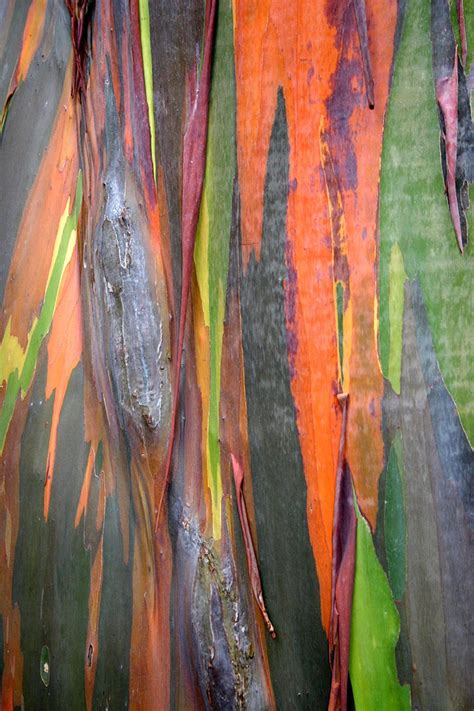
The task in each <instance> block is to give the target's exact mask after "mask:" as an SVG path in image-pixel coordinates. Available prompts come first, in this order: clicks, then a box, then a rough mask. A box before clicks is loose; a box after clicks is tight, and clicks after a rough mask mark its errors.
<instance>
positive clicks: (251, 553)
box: [230, 454, 276, 639]
mask: <svg viewBox="0 0 474 711" xmlns="http://www.w3.org/2000/svg"><path fill="white" fill-rule="evenodd" d="M230 457H231V460H232V469H233V472H234V482H235V490H236V492H237V510H238V512H239V518H240V525H241V526H242V534H243V537H244V545H245V553H246V555H247V565H248V570H249V577H250V583H251V585H252V592H253V594H254V597H255V600H256V601H257V605H258V606H259V608H260V612H261V613H262V616H263V619H264V621H265V624H266V626H267V628H268V631H269V632H270V634H271V636H272V637H273V639H275V638H276V632H275V628H274V627H273V625H272V623H271V620H270V618H269V616H268V612H267V609H266V607H265V601H264V599H263V591H262V581H261V579H260V571H259V569H258V562H257V556H256V553H255V547H254V545H253V540H252V532H251V531H250V524H249V519H248V515H247V506H246V504H245V496H244V489H243V484H244V471H243V469H242V467H241V465H240V462H239V461H238V459H237V458H236V457H234V455H233V454H231V455H230Z"/></svg>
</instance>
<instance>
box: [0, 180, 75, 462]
mask: <svg viewBox="0 0 474 711" xmlns="http://www.w3.org/2000/svg"><path fill="white" fill-rule="evenodd" d="M81 202H82V176H81V174H80V173H79V175H78V179H77V185H76V198H75V201H74V208H73V211H72V213H71V214H70V215H68V217H67V219H66V222H65V225H64V229H63V233H62V235H61V242H60V245H59V249H58V253H57V256H56V260H55V262H54V266H53V269H52V272H51V278H50V280H49V283H48V286H47V288H46V293H45V295H44V299H43V305H42V307H41V311H40V315H39V318H38V320H37V322H36V324H35V326H34V328H33V331H32V333H31V336H30V338H29V341H28V346H27V353H26V358H25V362H24V364H23V367H22V369H21V373H18V370H15V371H14V372H13V373H12V374H11V375H10V377H9V378H8V383H7V392H6V393H5V400H4V402H3V406H2V409H1V412H0V452H1V451H2V450H3V447H4V444H5V439H6V436H7V432H8V428H9V426H10V422H11V419H12V417H13V412H14V410H15V403H16V399H17V397H18V394H19V393H20V390H21V391H22V396H23V397H24V396H25V393H26V392H27V390H28V388H29V387H30V385H31V381H32V379H33V374H34V372H35V368H36V362H37V360H38V355H39V352H40V348H41V344H42V343H43V340H44V339H45V337H46V336H47V334H48V333H49V329H50V328H51V323H52V321H53V316H54V310H55V308H56V301H57V297H58V293H59V287H60V286H61V279H62V276H63V272H64V267H65V261H66V257H67V253H68V245H69V239H70V237H71V233H72V231H73V230H75V229H76V227H77V220H78V217H79V209H80V205H81Z"/></svg>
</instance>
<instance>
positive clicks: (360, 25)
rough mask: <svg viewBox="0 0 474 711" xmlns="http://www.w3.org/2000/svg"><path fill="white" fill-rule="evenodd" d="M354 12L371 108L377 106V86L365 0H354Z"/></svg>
mask: <svg viewBox="0 0 474 711" xmlns="http://www.w3.org/2000/svg"><path fill="white" fill-rule="evenodd" d="M354 12H355V16H356V22H357V33H358V35H359V44H360V53H361V55H362V69H363V71H364V81H365V90H366V93H367V101H368V103H369V108H370V109H373V108H374V106H375V95H374V94H375V87H374V79H373V76H372V64H371V61H370V52H369V38H368V34H367V13H366V10H365V0H354Z"/></svg>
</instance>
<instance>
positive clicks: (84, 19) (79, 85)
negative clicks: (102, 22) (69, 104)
mask: <svg viewBox="0 0 474 711" xmlns="http://www.w3.org/2000/svg"><path fill="white" fill-rule="evenodd" d="M65 4H66V7H67V9H68V11H69V14H70V16H71V43H72V52H73V56H74V68H73V74H72V88H71V96H72V97H75V96H77V94H78V93H80V92H81V93H83V92H84V91H85V89H86V59H87V26H88V22H89V19H90V15H91V10H92V3H91V2H89V0H65Z"/></svg>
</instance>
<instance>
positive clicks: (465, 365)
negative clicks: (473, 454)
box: [379, 0, 474, 442]
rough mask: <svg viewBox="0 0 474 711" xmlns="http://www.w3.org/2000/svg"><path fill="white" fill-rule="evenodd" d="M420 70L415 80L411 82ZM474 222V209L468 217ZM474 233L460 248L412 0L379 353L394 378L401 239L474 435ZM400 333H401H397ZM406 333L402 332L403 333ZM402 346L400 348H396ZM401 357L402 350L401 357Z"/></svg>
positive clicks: (423, 19)
mask: <svg viewBox="0 0 474 711" xmlns="http://www.w3.org/2000/svg"><path fill="white" fill-rule="evenodd" d="M413 77H416V81H413ZM469 219H470V220H471V222H472V216H471V217H470V218H469ZM472 242H473V240H470V242H469V243H468V246H467V248H466V251H465V254H464V256H462V255H461V254H459V250H458V248H457V246H456V240H455V239H454V235H453V226H452V223H451V218H450V214H449V208H448V204H447V200H446V197H445V194H444V184H443V176H442V171H441V164H440V153H439V122H438V112H437V106H436V100H435V91H434V84H433V71H432V48H431V39H430V3H429V2H428V0H407V8H406V15H405V19H404V26H403V28H402V33H401V39H400V47H399V51H398V54H397V57H396V60H395V65H394V76H393V83H392V92H391V96H390V101H389V105H388V110H387V116H386V123H385V132H384V146H383V153H382V169H381V197H380V279H379V285H380V307H379V318H380V354H381V361H382V369H383V372H384V375H385V376H386V377H389V375H390V372H389V353H390V350H391V349H393V348H395V344H394V343H392V342H391V333H392V334H393V333H394V332H393V329H392V324H391V323H390V319H391V317H392V313H391V311H390V286H391V279H390V264H391V256H392V249H393V246H394V245H398V247H399V249H400V252H401V255H402V258H403V263H404V269H405V271H406V274H407V276H408V278H410V279H414V278H418V279H419V282H420V285H421V288H422V291H423V295H424V299H425V302H426V308H427V313H428V320H429V325H430V329H431V332H432V335H433V342H434V347H435V352H436V356H437V359H438V362H439V366H440V370H441V373H442V375H443V378H444V381H445V383H446V386H447V388H448V390H449V392H450V393H451V395H452V397H453V399H454V401H455V403H456V406H457V408H458V411H459V414H460V418H461V421H462V424H463V426H464V428H465V430H466V433H467V435H468V437H469V439H470V441H471V442H472V441H473V440H474V406H473V403H472V397H471V392H470V390H471V388H470V383H472V382H473V380H474V361H473V359H472V357H471V354H472V352H473V350H474V309H473V308H472V300H471V299H469V298H468V297H469V294H470V293H471V288H472V281H473V277H474V273H473V272H474V269H473V267H474V260H473V251H474V248H473V246H472ZM397 337H398V336H397ZM400 338H401V336H400ZM398 350H399V346H397V347H396V351H397V352H398ZM397 360H398V356H397Z"/></svg>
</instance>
